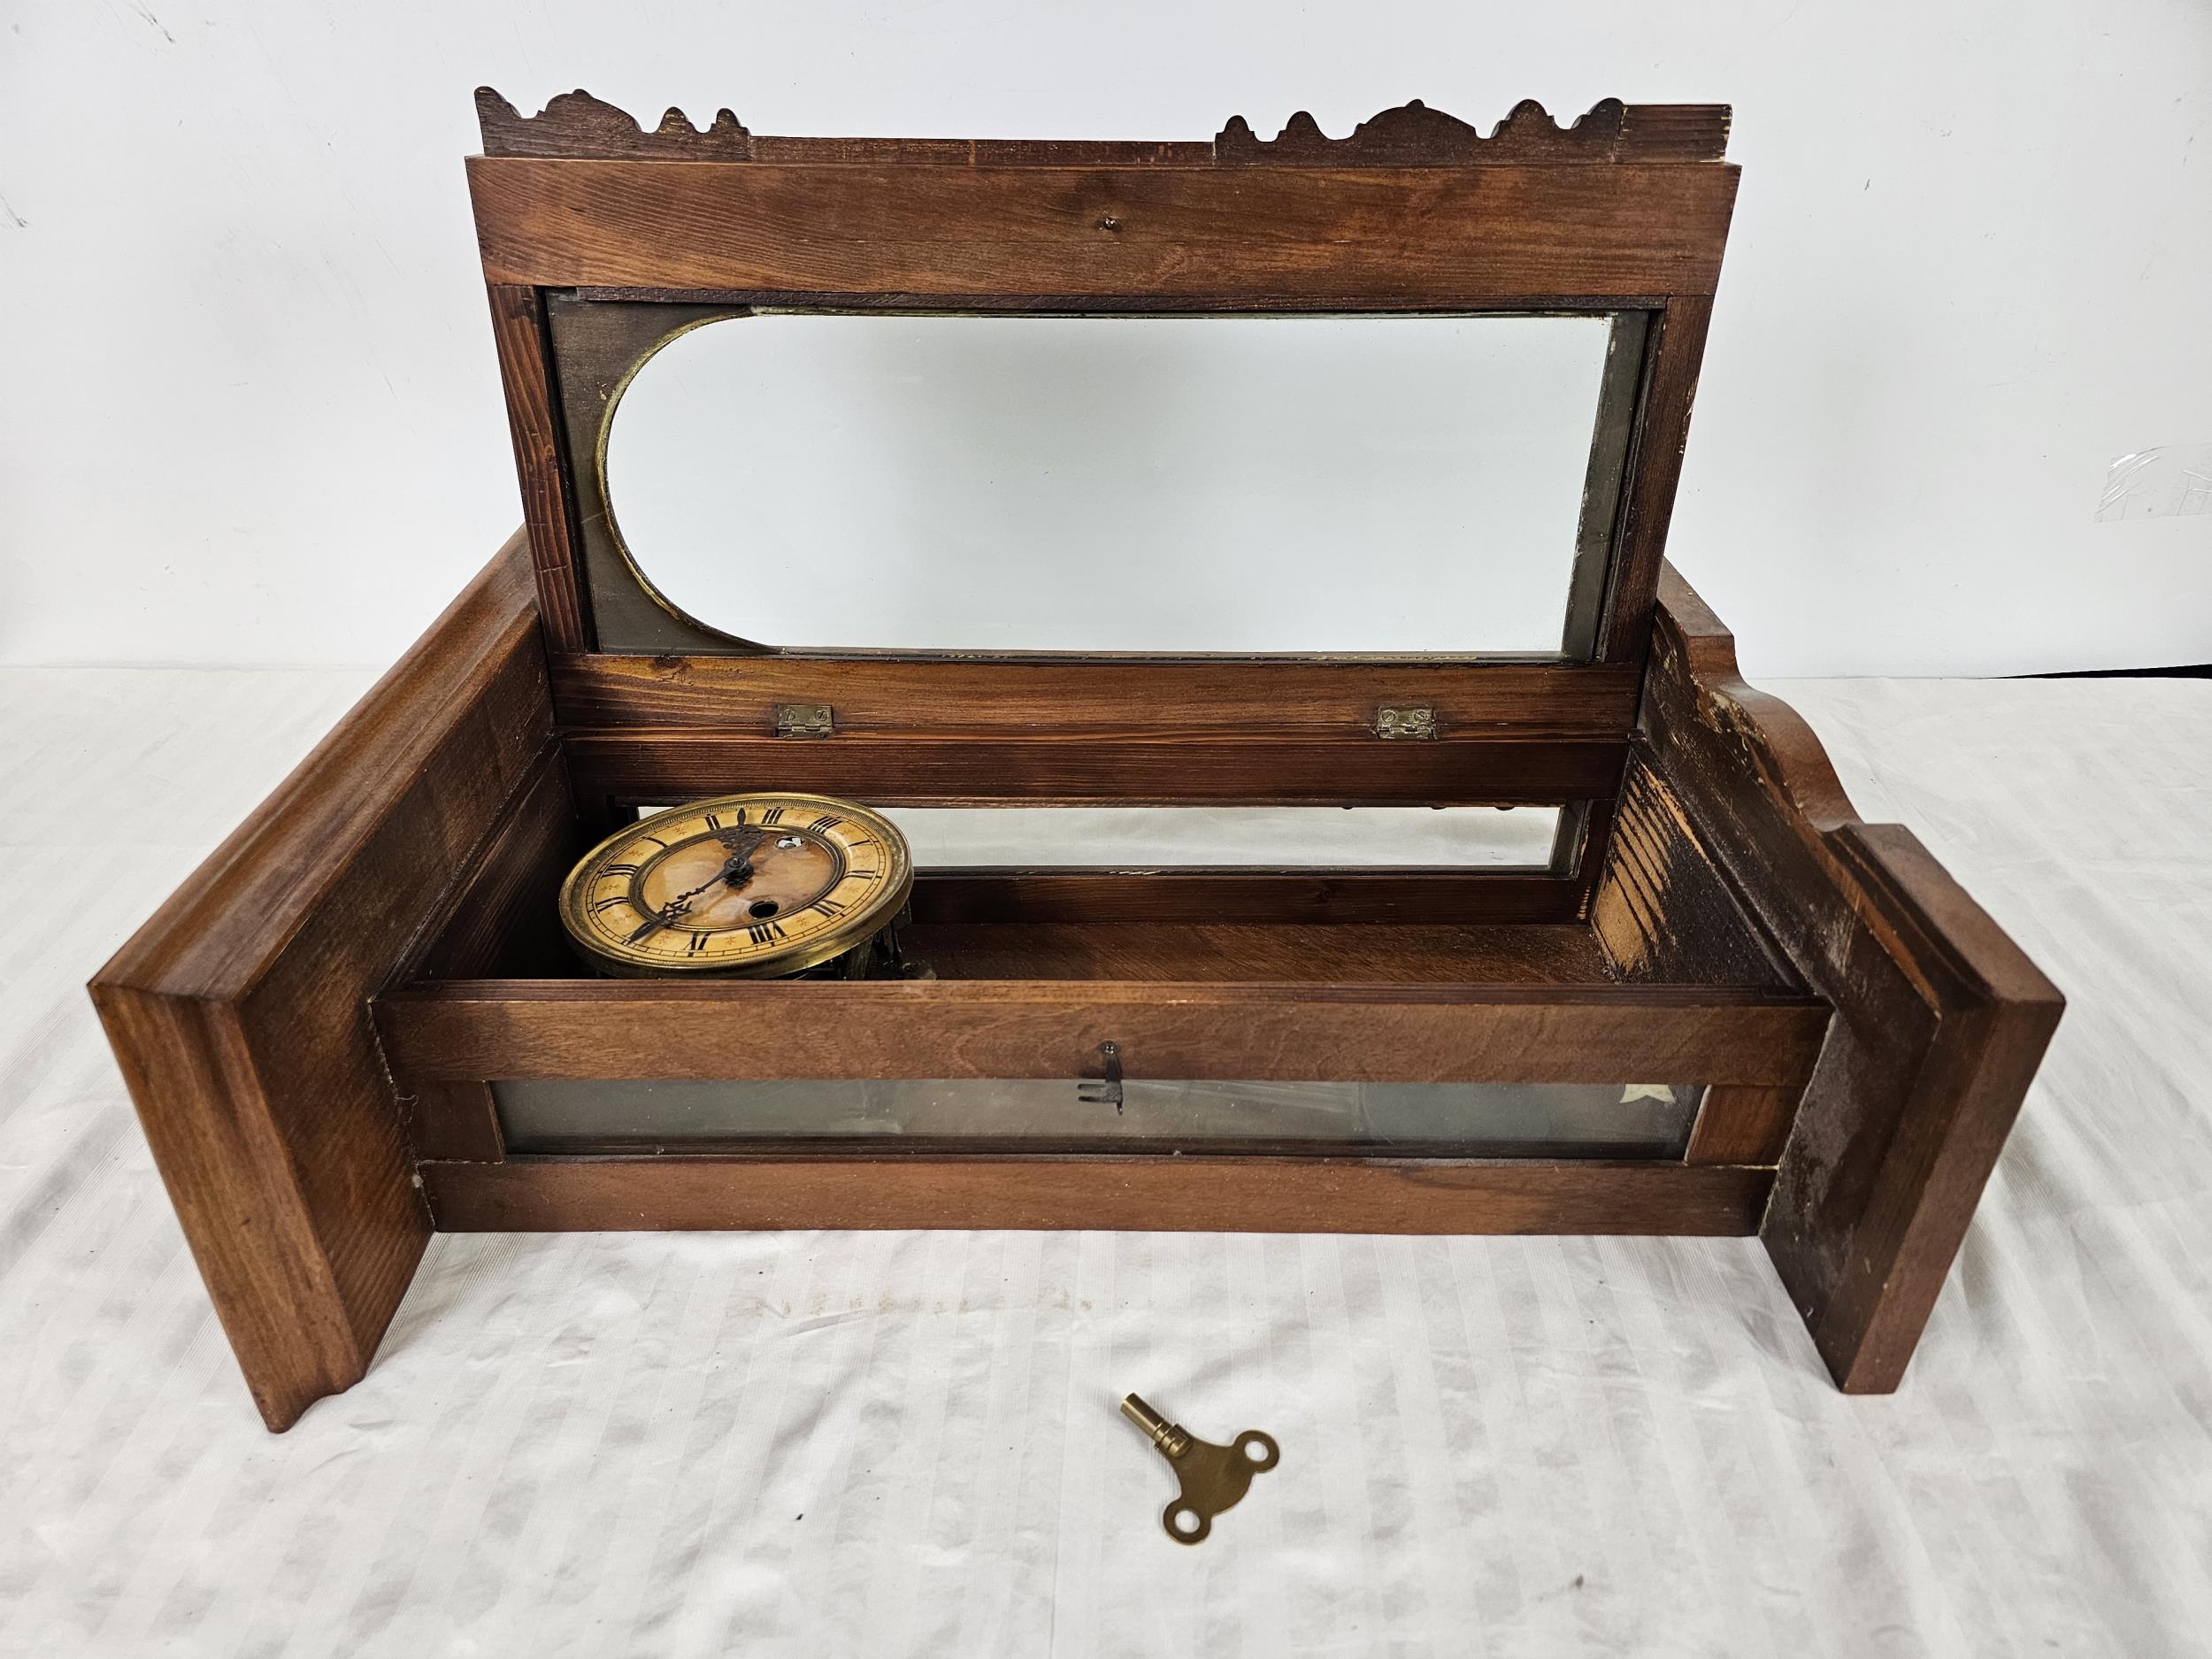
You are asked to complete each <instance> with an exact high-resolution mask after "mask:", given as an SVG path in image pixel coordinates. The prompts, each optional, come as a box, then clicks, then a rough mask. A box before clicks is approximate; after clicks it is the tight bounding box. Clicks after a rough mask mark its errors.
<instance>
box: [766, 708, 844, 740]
mask: <svg viewBox="0 0 2212 1659" xmlns="http://www.w3.org/2000/svg"><path fill="white" fill-rule="evenodd" d="M776 735H777V736H778V737H834V736H836V735H837V722H836V721H835V720H834V719H833V718H831V713H830V706H829V704H828V703H778V704H777V705H776Z"/></svg>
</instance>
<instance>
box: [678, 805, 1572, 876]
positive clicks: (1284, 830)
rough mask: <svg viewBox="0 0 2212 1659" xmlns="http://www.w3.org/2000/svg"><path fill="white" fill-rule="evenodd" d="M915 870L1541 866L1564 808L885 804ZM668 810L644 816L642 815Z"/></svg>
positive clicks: (1490, 867)
mask: <svg viewBox="0 0 2212 1659" xmlns="http://www.w3.org/2000/svg"><path fill="white" fill-rule="evenodd" d="M658 810H660V809H659V808H657V807H640V808H639V809H638V816H639V817H641V818H645V817H649V816H650V815H651V814H652V813H654V812H657V811H658ZM881 810H882V811H883V814H884V816H885V817H886V818H889V819H891V820H892V822H894V823H895V824H896V825H897V826H899V828H900V829H901V830H902V831H904V832H905V834H906V839H907V843H908V845H909V846H910V848H911V849H912V851H913V854H914V863H915V864H916V866H917V867H918V868H920V869H928V870H956V869H961V868H964V867H972V866H977V865H998V864H1028V865H1071V866H1078V867H1080V866H1084V865H1098V866H1101V867H1103V868H1112V869H1128V868H1132V867H1138V868H1144V869H1174V868H1187V867H1191V866H1209V865H1211V866H1230V867H1233V866H1236V865H1240V864H1252V865H1261V866H1266V867H1270V868H1275V869H1281V868H1286V867H1288V868H1293V869H1296V868H1302V867H1304V866H1308V865H1312V866H1326V867H1333V868H1338V869H1392V868H1417V869H1420V868H1439V867H1441V868H1447V869H1448V868H1454V867H1470V868H1480V869H1542V868H1544V867H1545V866H1546V865H1548V864H1549V862H1550V859H1551V849H1552V841H1553V838H1554V837H1555V835H1556V834H1557V833H1558V828H1559V809H1558V808H1557V807H1555V806H1523V807H1489V806H1453V807H1421V806H1353V807H1331V806H1263V807H1228V806H1223V807H1214V806H1131V807H1039V806H1030V807H1022V806H986V807H886V808H883V809H881Z"/></svg>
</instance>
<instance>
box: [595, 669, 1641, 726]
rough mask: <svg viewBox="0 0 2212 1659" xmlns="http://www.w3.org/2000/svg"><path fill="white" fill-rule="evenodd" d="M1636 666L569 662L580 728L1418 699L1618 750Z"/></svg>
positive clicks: (1189, 722)
mask: <svg viewBox="0 0 2212 1659" xmlns="http://www.w3.org/2000/svg"><path fill="white" fill-rule="evenodd" d="M1637 691H1638V675H1637V672H1636V670H1635V669H1634V668H1632V667H1616V666H1593V667H1569V666H1565V665H1563V664H1523V663H1483V664H1474V663H1448V662H1443V663H1440V662H1426V663H1425V662H1402V663H1394V662H1357V661H1337V662H1327V661H1313V660H1306V661H1295V660H1275V659H1270V660H1264V661H1250V662H1240V661H1234V660H1229V661H1224V660H1220V659H1215V660H1212V661H1179V662H1147V661H1133V660H1129V659H1115V658H1110V657H1109V658H1094V659H1091V660H1087V661H1086V660H1066V661H1038V660H1034V659H1030V660H1013V661H977V660H973V659H960V660H955V659H947V658H940V659H931V658H928V657H919V658H916V657H822V656H807V655H800V654H790V655H787V654H780V653H779V654H776V655H772V656H758V657H607V656H594V657H581V658H575V659H569V660H563V661H559V662H557V663H556V664H554V668H553V706H554V708H555V710H556V711H557V713H558V715H559V717H560V719H561V722H562V724H563V725H565V726H570V727H611V726H702V727H710V728H711V727H722V728H738V729H744V728H749V729H750V730H752V731H755V732H757V733H763V734H766V733H772V732H773V731H774V730H775V727H776V718H775V710H776V705H777V704H778V703H829V704H830V705H831V706H832V707H833V708H834V709H835V710H836V711H837V728H838V730H839V731H840V732H845V733H861V732H887V733H905V732H926V731H931V730H939V731H946V730H949V731H967V732H994V731H1012V732H1025V731H1027V732H1035V731H1040V730H1052V731H1060V732H1067V733H1116V732H1119V733H1143V732H1185V733H1191V734H1193V735H1198V736H1208V735H1210V736H1215V737H1224V736H1244V735H1248V734H1254V735H1257V734H1265V733H1294V732H1302V733H1310V732H1317V731H1318V732H1327V733H1335V734H1338V735H1341V736H1347V737H1365V736H1369V735H1371V734H1372V733H1373V729H1374V725H1375V711H1376V710H1377V709H1379V708H1381V707H1384V706H1386V705H1388V706H1392V707H1395V706H1398V705H1401V704H1420V705H1425V706H1427V707H1429V708H1432V709H1434V710H1436V717H1437V726H1438V729H1439V730H1440V732H1442V733H1444V734H1446V735H1447V736H1467V735H1475V736H1487V737H1493V738H1557V739H1562V740H1568V741H1584V742H1610V741H1622V740H1624V739H1625V738H1626V736H1627V734H1628V733H1629V730H1630V728H1631V727H1632V726H1634V724H1635V721H1636V698H1637Z"/></svg>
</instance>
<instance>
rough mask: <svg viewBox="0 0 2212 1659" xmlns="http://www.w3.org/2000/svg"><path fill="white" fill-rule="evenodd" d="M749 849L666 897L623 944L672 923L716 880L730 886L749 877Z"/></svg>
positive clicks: (757, 837)
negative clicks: (675, 893) (711, 873)
mask: <svg viewBox="0 0 2212 1659" xmlns="http://www.w3.org/2000/svg"><path fill="white" fill-rule="evenodd" d="M760 839H761V838H760V836H759V834H758V833H754V834H753V840H754V841H759V840H760ZM751 850H752V849H751V848H749V847H748V848H747V849H746V850H745V851H744V852H741V853H738V854H735V855H733V856H732V857H731V859H730V861H729V862H728V863H727V864H724V865H723V866H722V868H721V869H720V870H718V871H717V872H715V873H714V874H713V875H712V876H710V877H709V878H708V879H706V880H704V881H702V882H701V883H700V884H699V885H698V886H697V887H694V888H692V889H691V890H690V891H689V892H688V893H679V894H678V895H676V896H675V897H674V898H672V899H670V900H669V901H668V902H666V903H664V904H663V905H662V906H661V907H660V910H658V911H657V913H656V914H654V915H652V916H649V917H648V918H646V919H645V925H644V926H642V927H641V928H639V929H638V930H637V932H635V933H632V934H631V935H630V936H629V938H627V939H626V940H625V941H623V942H624V943H625V944H629V945H634V944H636V943H637V942H638V941H640V940H641V939H645V938H649V937H650V936H651V935H652V934H654V933H658V932H659V931H660V930H661V929H662V928H664V927H673V926H675V925H676V924H677V923H678V922H680V921H682V920H683V919H684V918H686V917H687V916H688V915H690V914H691V902H692V900H694V899H695V898H697V897H698V896H699V895H701V894H702V893H704V892H705V891H706V890H707V889H708V888H709V887H712V886H714V885H715V883H716V882H718V881H726V882H728V883H729V884H730V886H732V887H738V886H740V885H741V884H742V883H744V882H747V881H749V880H751V879H752V876H753V866H752V863H751V860H750V858H749V854H750V852H751Z"/></svg>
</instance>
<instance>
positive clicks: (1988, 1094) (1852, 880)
mask: <svg viewBox="0 0 2212 1659" xmlns="http://www.w3.org/2000/svg"><path fill="white" fill-rule="evenodd" d="M1660 600H1661V604H1662V610H1661V611H1660V612H1659V614H1658V618H1657V622H1656V626H1655V628H1654V631H1653V641H1652V655H1651V659H1650V669H1649V674H1648V678H1647V682H1646V690H1645V698H1644V707H1643V713H1642V717H1641V721H1640V731H1641V733H1642V734H1643V736H1644V738H1645V740H1646V741H1647V742H1648V745H1649V756H1650V762H1651V765H1652V768H1653V770H1654V771H1655V773H1656V774H1657V775H1658V777H1659V778H1660V779H1661V780H1663V782H1664V784H1665V786H1666V787H1667V789H1668V790H1669V791H1670V792H1671V795H1673V796H1674V798H1675V799H1677V800H1678V802H1679V803H1680V806H1681V808H1682V809H1683V810H1685V811H1686V815H1687V818H1688V821H1689V823H1690V824H1691V825H1692V826H1694V833H1695V835H1696V837H1697V839H1698V840H1699V841H1701V843H1702V844H1703V845H1704V846H1705V847H1708V848H1709V849H1710V850H1711V852H1712V854H1713V856H1714V857H1715V859H1716V860H1717V863H1718V864H1720V865H1721V866H1722V867H1723V868H1724V870H1725V871H1726V872H1727V874H1728V876H1729V877H1730V879H1731V880H1732V884H1733V886H1734V887H1735V888H1736V890H1737V891H1738V892H1740V894H1741V895H1743V897H1744V900H1745V902H1747V903H1748V904H1749V905H1750V907H1751V908H1752V909H1753V910H1755V912H1756V914H1757V916H1758V918H1759V919H1760V921H1761V922H1762V923H1763V925H1764V926H1765V927H1766V929H1767V931H1768V933H1770V935H1771V936H1772V938H1773V939H1774V941H1776V943H1777V944H1778V946H1779V948H1780V949H1782V951H1783V952H1784V953H1785V954H1786V956H1788V958H1789V961H1790V963H1791V964H1792V965H1793V967H1794V969H1795V970H1796V972H1798V974H1799V975H1801V977H1802V979H1803V980H1804V981H1805V983H1806V984H1807V985H1808V986H1809V987H1811V989H1812V990H1813V991H1815V992H1816V993H1817V994H1818V995H1821V996H1823V997H1824V998H1826V999H1827V1000H1828V1001H1830V1002H1832V1003H1833V1004H1834V1006H1835V1010H1836V1018H1835V1023H1834V1025H1833V1028H1832V1032H1831V1033H1830V1036H1829V1039H1828V1041H1827V1044H1826V1046H1825V1048H1824V1049H1823V1051H1822V1054H1821V1058H1820V1063H1819V1065H1818V1066H1817V1068H1816V1071H1815V1072H1814V1074H1813V1078H1812V1081H1811V1083H1810V1084H1809V1087H1807V1089H1806V1092H1805V1095H1804V1099H1803V1102H1802V1104H1801V1107H1800V1109H1799V1110H1798V1113H1797V1118H1796V1122H1795V1125H1794V1127H1793V1131H1792V1133H1791V1134H1790V1138H1789V1142H1788V1145H1787V1148H1786V1149H1785V1151H1784V1152H1783V1155H1782V1161H1781V1166H1780V1171H1779V1173H1778V1178H1777V1180H1776V1184H1775V1188H1774V1194H1773V1198H1772V1201H1771V1202H1770V1205H1769V1207H1768V1210H1767V1214H1766V1218H1765V1220H1764V1222H1763V1225H1762V1227H1761V1236H1762V1237H1763V1239H1764V1240H1765V1241H1766V1245H1767V1248H1768V1250H1769V1252H1770V1254H1771V1255H1772V1256H1773V1258H1774V1261H1775V1264H1776V1266H1777V1267H1778V1269H1779V1270H1780V1272H1781V1274H1782V1279H1783V1281H1784V1283H1785V1284H1786V1285H1787V1286H1789V1289H1790V1293H1791V1294H1792V1296H1793V1298H1794V1299H1795V1300H1796V1302H1797V1305H1798V1308H1799V1310H1800V1311H1801V1313H1802V1314H1803V1315H1804V1316H1805V1320H1806V1323H1807V1325H1809V1327H1810V1329H1811V1331H1812V1333H1813V1337H1814V1340H1815V1341H1816V1343H1817V1344H1818V1346H1819V1348H1820V1352H1821V1354H1822V1356H1823V1357H1824V1359H1825V1360H1826V1361H1827V1363H1828V1366H1829V1369H1830V1370H1831V1371H1832V1372H1833V1373H1834V1374H1835V1377H1836V1380H1837V1381H1838V1382H1839V1384H1840V1385H1841V1386H1843V1387H1844V1388H1845V1389H1847V1390H1848V1391H1850V1392H1852V1393H1861V1394H1871V1393H1886V1392H1887V1391H1888V1390H1890V1389H1893V1388H1894V1387H1896V1386H1897V1384H1898V1382H1899V1380H1900V1379H1901V1378H1902V1376H1903V1374H1904V1370H1905V1365H1906V1362H1907V1361H1908V1360H1909V1358H1910V1357H1911V1355H1912V1350H1913V1348H1914V1345H1915V1344H1916V1342H1917V1341H1918V1340H1919V1336H1920V1332H1921V1330H1922V1328H1923V1326H1924V1325H1925V1324H1926V1322H1927V1317H1928V1314H1929V1312H1930V1310H1932V1308H1933V1306H1934V1304H1935V1299H1936V1296H1937V1294H1938V1293H1939V1291H1940V1290H1941V1288H1942V1285H1943V1279H1944V1276H1945V1274H1946V1273H1947V1271H1949V1268H1950V1264H1951V1261H1952V1258H1953V1257H1954V1256H1955V1255H1956V1254H1957V1251H1958V1247H1959V1244H1960V1242H1961V1241H1962V1240H1963V1238H1964V1237H1965V1233H1966V1227H1967V1224H1968V1222H1969V1221H1970V1219H1971V1218H1972V1216H1973V1210H1974V1205H1975V1204H1976V1202H1978V1199H1979V1197H1980V1194H1981V1190H1982V1187H1983V1186H1984V1184H1985V1182H1986V1181H1987V1179H1988V1178H1989V1172H1990V1170H1991V1168H1992V1167H1993V1165H1994V1164H1995V1162H1996V1158H1997V1154H1998V1152H1999V1150H2000V1149H2001V1148H2002V1146H2003V1144H2004V1140H2005V1136H2006V1134H2007V1133H2008V1131H2009V1130H2010V1128H2011V1125H2012V1121H2013V1119H2014V1118H2015V1117H2016V1115H2017V1113H2018V1111H2019V1110H2020V1102H2021V1099H2022V1097H2023V1095H2024V1094H2025V1092H2026V1089H2027V1086H2028V1084H2029V1082H2030V1080H2031V1079H2032V1078H2033V1076H2034V1073H2035V1068H2036V1065H2037V1064H2038V1063H2039V1060H2040V1059H2041V1056H2042V1054H2043V1050H2044V1048H2045V1047H2046V1046H2047V1043H2048V1042H2049V1041H2050V1036H2051V1033H2052V1031H2053V1029H2054V1028H2055V1026H2056V1025H2057V1023H2058V1018H2059V1015H2060V1012H2061V1010H2062V1007H2063V999H2062V998H2061V996H2060V995H2059V993H2058V991H2057V989H2056V988H2055V987H2053V986H2052V984H2051V983H2050V981H2049V980H2048V979H2046V978H2045V977H2044V976H2043V974H2042V973H2041V972H2039V970H2038V969H2037V968H2036V966H2035V964H2033V963H2032V962H2030V961H2029V960H2028V958H2027V957H2026V956H2025V955H2024V953H2023V952H2022V951H2021V950H2020V949H2019V948H2018V947H2017V946H2016V945H2015V944H2014V943H2013V942H2012V941H2011V940H2009V939H2008V938H2007V937H2006V935H2005V934H2004V933H2003V932H2002V931H2001V929H2000V928H1999V927H1998V926H1997V925H1996V924H1995V923H1994V922H1993V921H1992V920H1991V919H1990V918H1989V917H1988V916H1987V915H1986V914H1985V912H1984V911H1983V910H1981V909H1980V907H1979V906H1978V905H1976V904H1975V903H1974V902H1973V900H1972V899H1970V897H1968V896H1967V895H1966V894H1965V893H1964V892H1963V891H1962V889H1961V888H1960V887H1959V886H1958V885H1957V883H1955V881H1953V880H1952V879H1950V878H1949V877H1948V876H1947V875H1946V874H1945V873H1944V872H1943V870H1942V867H1941V866H1940V865H1939V864H1937V863H1936V862H1935V860H1934V859H1933V858H1932V857H1931V856H1929V855H1928V853H1927V851H1926V849H1924V848H1923V847H1921V845H1920V844H1919V842H1918V841H1916V840H1915V839H1914V838H1913V836H1912V835H1911V833H1909V831H1907V830H1904V829H1902V828H1901V827H1898V826H1893V825H1867V824H1863V823H1862V822H1860V821H1859V819H1858V817H1857V815H1856V813H1855V811H1854V810H1853V808H1852V805H1851V803H1850V801H1849V799H1848V798H1847V796H1846V795H1844V792H1843V789H1842V787H1841V786H1840V785H1839V783H1838V782H1837V780H1836V777H1835V774H1834V772H1833V771H1832V769H1831V768H1830V767H1829V764H1828V762H1827V757H1826V756H1825V755H1824V753H1823V752H1822V750H1821V748H1820V744H1819V741H1818V740H1817V739H1816V737H1815V736H1814V735H1813V733H1812V732H1811V730H1810V729H1809V727H1807V726H1805V724H1804V723H1803V722H1802V721H1801V720H1800V719H1799V718H1797V716H1796V715H1795V714H1794V713H1793V712H1792V711H1791V710H1789V709H1788V707H1787V706H1786V705H1785V704H1783V703H1779V702H1778V701H1776V700H1775V699H1774V698H1771V697H1769V696H1766V695H1763V694H1762V693H1760V692H1757V691H1755V690H1753V689H1752V688H1751V687H1748V686H1747V685H1746V684H1744V683H1743V680H1742V678H1741V676H1740V674H1739V673H1738V672H1737V668H1736V662H1735V652H1734V645H1733V641H1732V640H1731V639H1730V637H1729V635H1728V634H1727V631H1726V630H1725V629H1724V628H1723V627H1722V626H1720V624H1719V622H1718V621H1717V619H1716V618H1714V617H1713V615H1712V613H1711V612H1710V611H1708V610H1706V608H1705V607H1704V605H1703V604H1702V603H1701V602H1700V601H1699V599H1698V598H1697V595H1695V594H1694V593H1693V592H1691V591H1690V589H1689V588H1688V586H1687V585H1686V583H1684V582H1683V581H1682V580H1681V579H1680V578H1679V577H1678V576H1677V575H1675V574H1674V573H1673V572H1671V571H1669V572H1667V573H1666V576H1665V579H1664V580H1663V583H1662V586H1661V589H1660Z"/></svg>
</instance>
